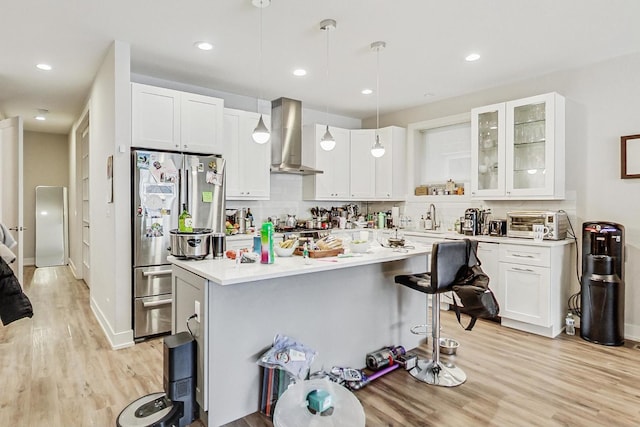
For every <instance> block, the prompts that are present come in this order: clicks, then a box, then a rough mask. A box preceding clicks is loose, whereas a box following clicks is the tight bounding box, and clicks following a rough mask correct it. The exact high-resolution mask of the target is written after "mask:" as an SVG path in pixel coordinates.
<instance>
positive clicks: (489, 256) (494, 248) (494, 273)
mask: <svg viewBox="0 0 640 427" xmlns="http://www.w3.org/2000/svg"><path fill="white" fill-rule="evenodd" d="M477 254H478V259H479V260H480V262H481V264H482V265H481V266H480V267H481V268H482V271H484V272H485V274H486V275H487V276H489V288H490V289H491V290H492V291H493V293H494V295H496V299H497V298H498V295H499V293H500V267H499V260H500V251H499V244H498V243H488V242H478V250H477ZM498 305H500V307H502V305H501V304H500V300H498Z"/></svg>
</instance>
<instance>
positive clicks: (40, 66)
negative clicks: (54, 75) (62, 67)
mask: <svg viewBox="0 0 640 427" xmlns="http://www.w3.org/2000/svg"><path fill="white" fill-rule="evenodd" d="M36 67H37V68H38V69H40V70H43V71H51V70H52V69H53V67H52V66H51V65H49V64H38V65H36Z"/></svg>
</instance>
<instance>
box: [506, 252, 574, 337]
mask: <svg viewBox="0 0 640 427" xmlns="http://www.w3.org/2000/svg"><path fill="white" fill-rule="evenodd" d="M570 247H571V246H570V245H568V244H565V245H554V246H550V247H545V246H540V245H512V244H500V245H499V271H500V274H499V286H498V288H497V291H498V292H497V299H498V303H499V304H500V316H501V319H502V320H501V323H502V325H503V326H508V327H512V328H515V329H520V330H524V331H527V332H531V333H536V334H539V335H544V336H548V337H552V338H553V337H555V336H556V335H558V334H559V333H560V332H561V331H562V328H563V326H564V315H565V314H566V313H565V312H566V307H567V301H568V298H569V287H570V280H571V278H570V274H569V266H570V265H571V262H570V259H569V257H570V252H571V250H570Z"/></svg>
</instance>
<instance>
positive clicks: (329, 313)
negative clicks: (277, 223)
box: [208, 255, 427, 426]
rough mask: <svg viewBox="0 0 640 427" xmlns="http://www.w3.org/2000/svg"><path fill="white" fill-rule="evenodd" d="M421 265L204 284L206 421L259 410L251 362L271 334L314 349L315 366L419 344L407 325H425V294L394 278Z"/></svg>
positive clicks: (414, 261) (257, 374)
mask: <svg viewBox="0 0 640 427" xmlns="http://www.w3.org/2000/svg"><path fill="white" fill-rule="evenodd" d="M426 263H427V257H426V255H419V256H414V257H412V258H409V259H405V260H401V261H393V262H386V263H380V264H372V265H365V266H357V267H352V268H345V269H340V270H330V271H324V272H318V273H313V274H305V275H295V276H289V277H283V278H277V279H268V280H263V281H257V282H249V283H243V284H237V285H232V286H219V285H216V284H213V283H211V282H209V304H208V310H209V324H208V326H209V333H208V335H209V345H210V348H209V396H210V400H209V425H210V426H217V425H221V424H225V423H227V422H230V421H233V420H235V419H237V418H240V417H243V416H245V415H247V414H250V413H253V412H256V411H257V410H259V402H260V400H259V399H260V387H261V371H260V367H259V366H258V365H257V364H256V360H257V359H258V358H259V357H260V355H262V353H263V352H264V351H266V350H267V349H268V348H270V346H271V344H272V341H273V338H274V336H275V335H276V334H284V335H288V336H290V337H293V338H295V339H296V340H298V341H299V342H301V343H304V344H306V345H307V346H309V347H311V348H313V349H314V350H316V351H317V352H318V355H317V357H316V359H315V361H314V363H313V365H312V367H311V370H312V371H316V370H320V369H325V370H329V369H330V368H331V367H332V366H348V367H355V368H362V367H364V366H365V355H366V353H368V352H371V351H374V350H377V349H378V348H380V347H383V346H389V345H403V346H405V347H406V348H407V349H410V348H414V347H416V346H417V345H418V344H419V343H420V340H421V338H420V337H418V336H416V335H412V334H411V333H410V331H409V328H410V327H411V325H413V324H416V323H424V319H425V317H426V315H425V310H426V298H425V296H424V295H423V294H421V293H419V292H416V291H413V290H410V289H407V288H406V287H403V286H399V285H396V284H395V283H394V276H395V275H397V274H407V273H416V272H423V271H425V270H426ZM422 339H423V338H422Z"/></svg>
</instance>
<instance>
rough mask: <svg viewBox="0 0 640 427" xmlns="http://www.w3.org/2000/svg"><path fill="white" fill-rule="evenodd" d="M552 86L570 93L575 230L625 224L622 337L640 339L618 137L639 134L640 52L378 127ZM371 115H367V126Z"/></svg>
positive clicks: (393, 118) (633, 198)
mask: <svg viewBox="0 0 640 427" xmlns="http://www.w3.org/2000/svg"><path fill="white" fill-rule="evenodd" d="M552 91H555V92H558V93H560V94H561V95H563V96H565V97H566V99H567V118H568V120H569V123H568V126H567V134H566V135H567V139H566V147H567V156H566V158H567V162H566V180H567V182H566V188H567V191H568V197H569V198H570V199H571V198H573V199H574V200H575V201H574V203H575V209H576V222H577V224H576V226H577V228H578V229H579V228H580V227H581V225H582V222H584V221H592V220H596V221H613V222H617V223H620V224H622V225H624V226H625V231H626V250H627V260H626V276H625V282H626V305H625V335H626V337H627V338H631V339H636V340H638V339H640V225H638V223H637V218H638V212H640V197H638V195H640V180H638V179H633V180H621V179H620V137H621V136H623V135H632V134H638V133H640V120H639V118H638V117H639V116H638V100H639V99H640V54H633V55H628V56H623V57H619V58H616V59H613V60H610V61H606V62H602V63H598V64H593V65H591V66H588V67H583V68H579V69H574V70H567V71H562V72H556V73H552V74H548V75H544V76H541V77H538V78H535V79H531V80H526V81H522V82H519V83H514V84H510V85H505V86H501V87H497V88H494V89H491V90H485V91H481V92H477V93H473V94H469V95H466V96H461V97H457V98H452V99H449V100H445V101H441V102H435V103H432V104H427V105H423V106H420V107H416V108H412V109H408V110H404V111H399V112H396V113H393V114H387V115H384V116H382V117H381V118H380V122H381V126H388V125H399V126H407V125H408V124H410V123H415V122H421V121H424V120H430V119H435V118H439V117H446V116H450V115H454V114H459V113H463V112H466V111H469V110H470V109H471V108H473V107H478V106H482V105H488V104H493V103H496V102H502V101H507V100H512V99H518V98H524V97H527V96H531V95H537V94H541V93H546V92H552ZM374 120H375V118H369V119H367V120H365V121H364V122H363V125H364V127H366V126H368V125H371V123H372V122H374ZM531 204H532V202H528V205H529V206H531ZM498 206H500V205H498ZM576 231H577V232H578V233H580V231H579V230H576Z"/></svg>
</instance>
